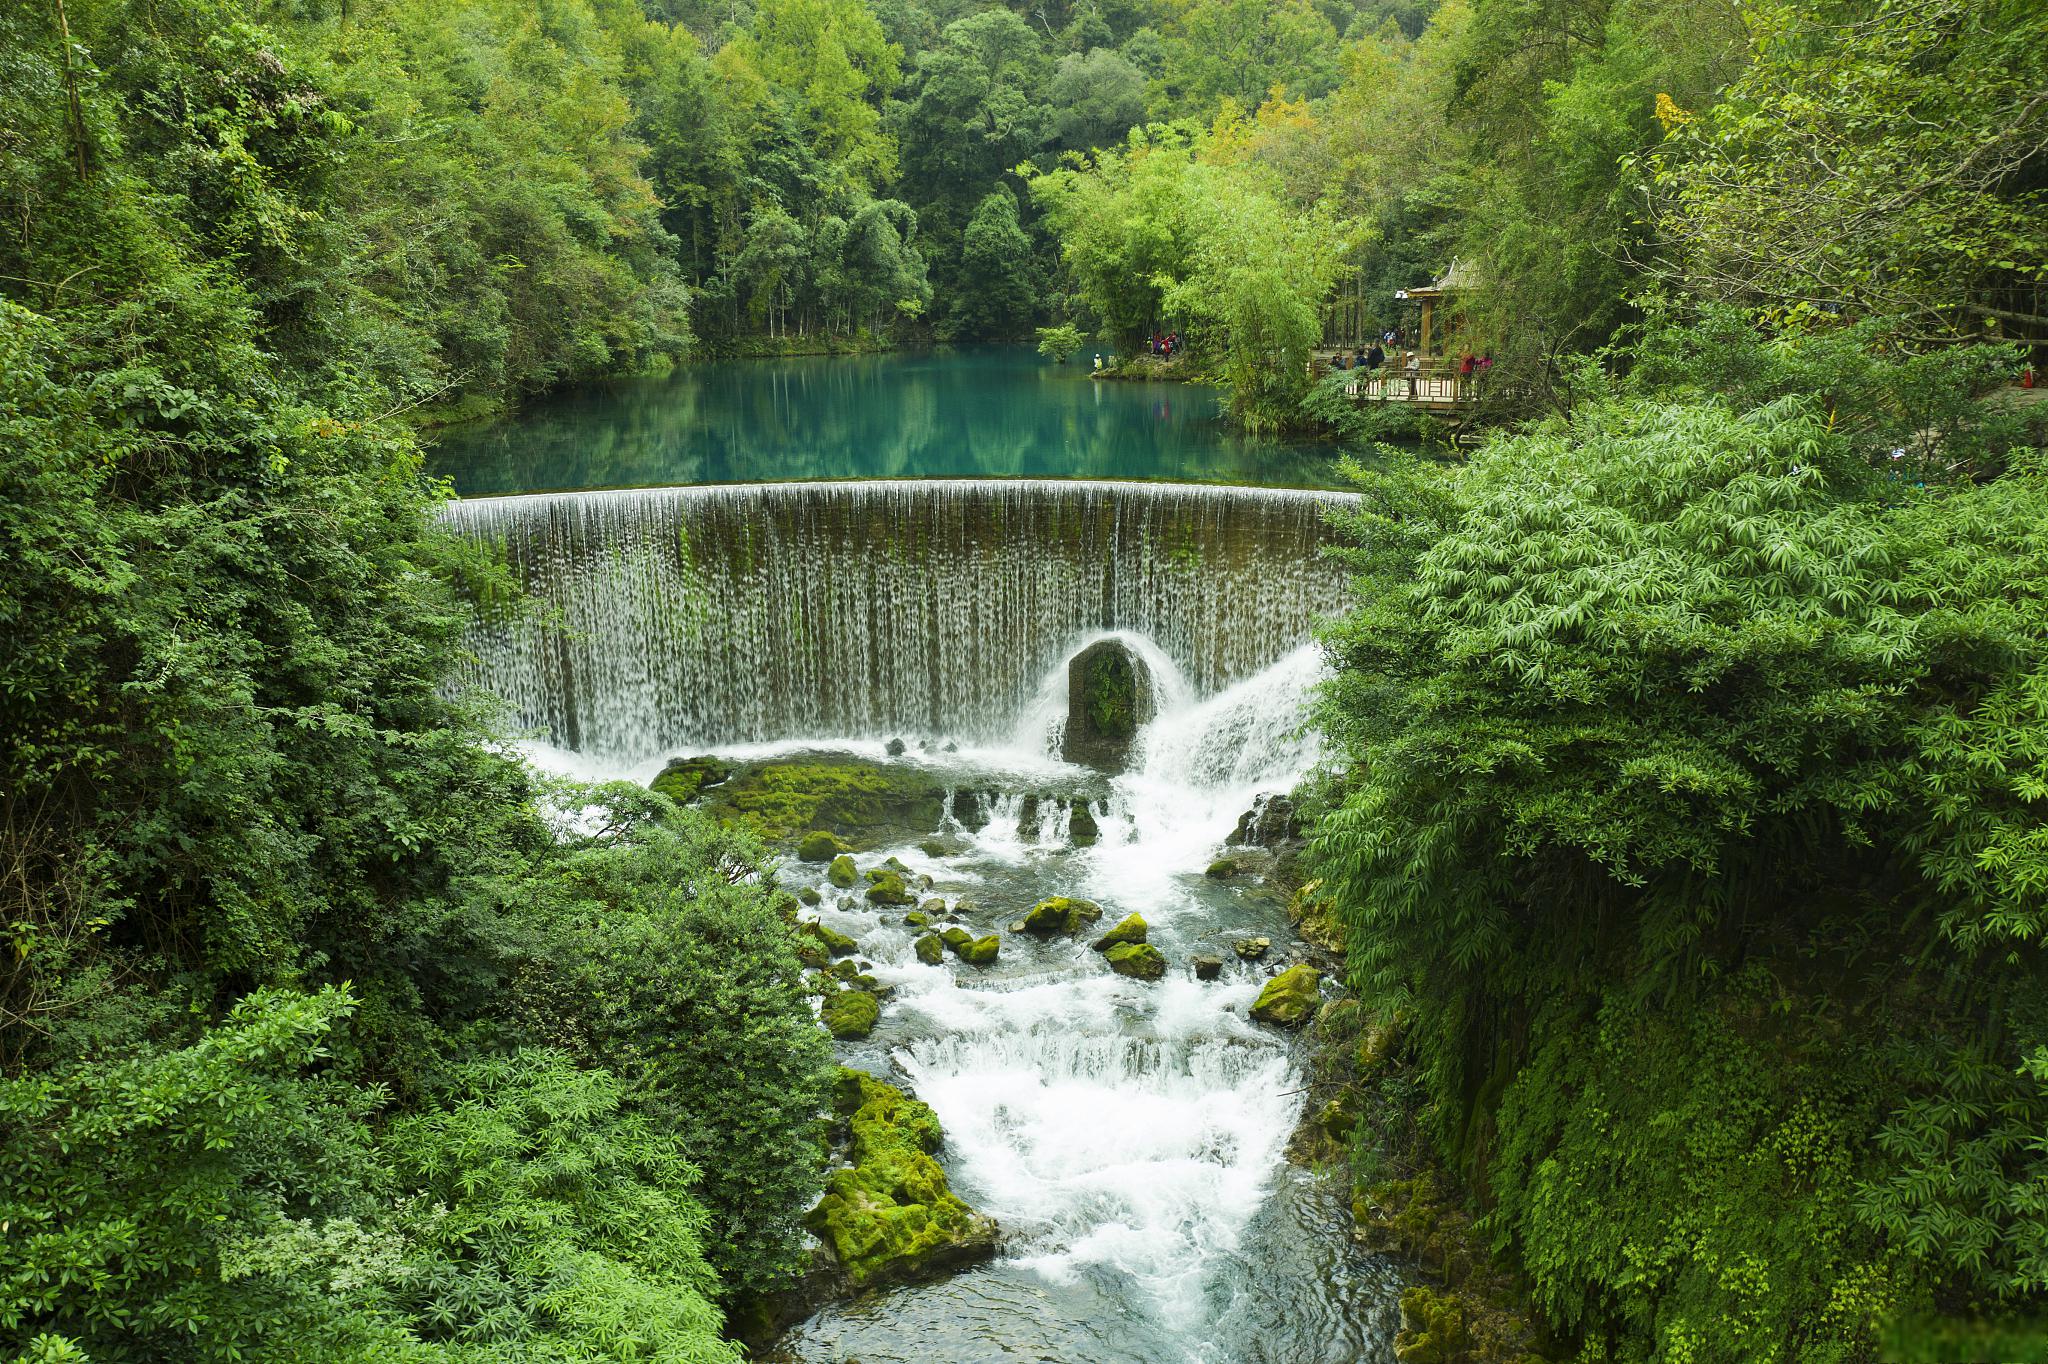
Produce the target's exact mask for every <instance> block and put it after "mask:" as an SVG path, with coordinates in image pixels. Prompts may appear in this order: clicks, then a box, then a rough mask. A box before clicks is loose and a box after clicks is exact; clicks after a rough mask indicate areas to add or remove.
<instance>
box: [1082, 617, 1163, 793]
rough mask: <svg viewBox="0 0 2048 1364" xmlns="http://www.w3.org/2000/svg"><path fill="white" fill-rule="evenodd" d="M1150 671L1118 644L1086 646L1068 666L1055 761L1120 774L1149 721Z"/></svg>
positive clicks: (1150, 711)
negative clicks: (1064, 713) (1061, 732)
mask: <svg viewBox="0 0 2048 1364" xmlns="http://www.w3.org/2000/svg"><path fill="white" fill-rule="evenodd" d="M1152 692H1153V688H1152V670H1151V669H1150V668H1148V667H1146V666H1145V663H1144V660H1142V659H1140V658H1139V657H1138V656H1137V655H1136V654H1134V653H1132V652H1131V651H1130V649H1129V648H1127V647H1126V646H1125V645H1124V643H1123V641H1122V640H1117V639H1105V640H1099V641H1097V642H1096V643H1094V644H1091V645H1089V646H1088V647H1087V648H1085V649H1083V650H1081V652H1079V653H1077V654H1075V655H1074V657H1073V659H1072V660H1071V661H1069V662H1068V664H1067V725H1066V730H1065V732H1064V735H1063V737H1062V738H1061V740H1060V756H1061V757H1062V758H1064V759H1066V761H1068V762H1070V763H1080V764H1083V765H1084V766H1088V767H1095V768H1100V769H1101V770H1103V771H1106V772H1121V771H1122V770H1123V769H1124V766H1125V763H1126V761H1127V760H1128V758H1129V757H1130V748H1131V740H1132V738H1133V737H1134V736H1135V735H1136V734H1137V732H1138V727H1139V726H1140V725H1142V724H1144V723H1145V722H1146V721H1147V720H1149V719H1151V718H1152V709H1153V695H1152Z"/></svg>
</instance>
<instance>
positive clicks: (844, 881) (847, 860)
mask: <svg viewBox="0 0 2048 1364" xmlns="http://www.w3.org/2000/svg"><path fill="white" fill-rule="evenodd" d="M825 879H826V880H827V881H830V882H831V883H832V884H833V885H835V886H837V887H839V888H840V889H841V890H852V889H853V886H854V883H855V882H857V881H859V880H860V869H859V868H857V867H855V866H854V865H853V859H852V858H851V857H848V856H847V855H846V854H844V853H841V854H840V855H839V856H837V857H835V858H833V859H832V865H831V866H829V867H827V868H826V869H825Z"/></svg>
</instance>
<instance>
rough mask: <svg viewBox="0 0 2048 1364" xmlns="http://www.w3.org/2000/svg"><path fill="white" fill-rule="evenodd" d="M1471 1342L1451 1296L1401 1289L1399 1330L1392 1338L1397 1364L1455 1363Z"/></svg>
mask: <svg viewBox="0 0 2048 1364" xmlns="http://www.w3.org/2000/svg"><path fill="white" fill-rule="evenodd" d="M1471 1343H1472V1341H1471V1336H1470V1334H1469V1333H1468V1332H1467V1331H1466V1330H1465V1313H1464V1310H1463V1308H1462V1305H1461V1304H1460V1303H1459V1301H1458V1299H1457V1298H1456V1297H1455V1296H1454V1295H1452V1294H1438V1293H1434V1292H1432V1291H1431V1290H1429V1289H1427V1288H1422V1287H1415V1288H1408V1289H1404V1290H1402V1293H1401V1330H1400V1334H1399V1335H1397V1336H1396V1337H1395V1338H1394V1358H1395V1359H1398V1360H1400V1361H1401V1364H1458V1361H1460V1360H1462V1359H1464V1358H1465V1353H1466V1350H1467V1348H1468V1347H1469V1346H1470V1345H1471Z"/></svg>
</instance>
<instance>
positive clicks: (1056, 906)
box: [1023, 895, 1102, 937]
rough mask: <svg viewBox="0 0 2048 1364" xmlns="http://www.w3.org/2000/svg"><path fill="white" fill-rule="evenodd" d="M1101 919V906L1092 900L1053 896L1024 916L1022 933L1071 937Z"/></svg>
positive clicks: (1041, 901)
mask: <svg viewBox="0 0 2048 1364" xmlns="http://www.w3.org/2000/svg"><path fill="white" fill-rule="evenodd" d="M1101 917H1102V906H1100V905H1098V904H1096V903H1095V902H1094V901H1092V900H1074V899H1069V898H1068V897H1067V896H1064V895H1055V896H1053V897H1052V898H1051V899H1050V900H1040V901H1039V902H1038V903H1037V904H1035V905H1033V906H1032V907H1031V912H1030V913H1028V914H1026V915H1025V916H1024V921H1023V922H1024V931H1025V932H1027V933H1037V934H1041V935H1043V936H1046V937H1051V936H1054V935H1056V934H1062V933H1063V934H1065V935H1067V936H1068V937H1072V936H1073V935H1074V934H1076V933H1079V932H1080V931H1081V930H1082V929H1083V928H1086V927H1087V926H1088V925H1089V924H1092V923H1094V922H1095V921H1096V920H1097V919H1100V918H1101Z"/></svg>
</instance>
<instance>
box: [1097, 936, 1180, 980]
mask: <svg viewBox="0 0 2048 1364" xmlns="http://www.w3.org/2000/svg"><path fill="white" fill-rule="evenodd" d="M1108 955H1109V969H1110V970H1112V971H1114V972H1116V973H1117V974H1118V975H1120V976H1129V977H1131V978H1132V979H1133V980H1158V979H1159V978H1160V977H1161V976H1163V975H1165V974H1166V958H1165V956H1164V955H1162V954H1161V953H1160V951H1159V949H1158V948H1156V947H1153V946H1152V945H1151V944H1149V943H1142V942H1127V943H1118V944H1117V945H1116V946H1115V947H1112V948H1110V949H1109V954H1108Z"/></svg>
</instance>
